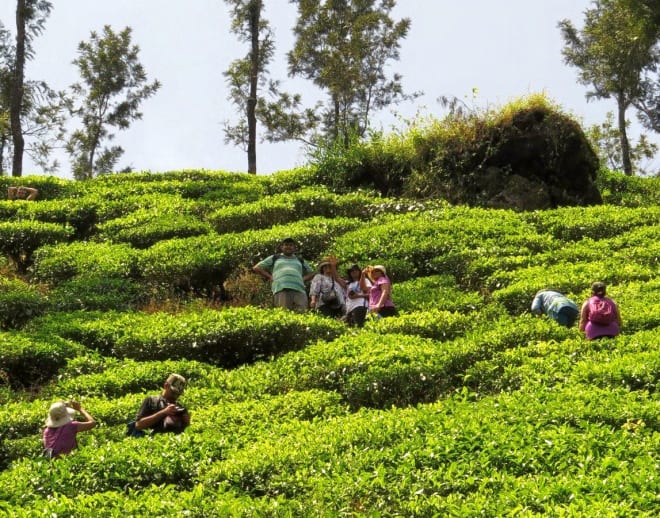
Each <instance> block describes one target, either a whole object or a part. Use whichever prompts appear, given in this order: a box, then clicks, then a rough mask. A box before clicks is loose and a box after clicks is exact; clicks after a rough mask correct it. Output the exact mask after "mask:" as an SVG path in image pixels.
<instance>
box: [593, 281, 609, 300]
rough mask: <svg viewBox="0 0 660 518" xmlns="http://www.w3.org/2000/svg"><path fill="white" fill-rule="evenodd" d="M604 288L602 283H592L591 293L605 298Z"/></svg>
mask: <svg viewBox="0 0 660 518" xmlns="http://www.w3.org/2000/svg"><path fill="white" fill-rule="evenodd" d="M605 291H606V286H605V283H604V282H594V283H593V284H592V285H591V293H593V294H594V295H600V296H601V297H604V296H605Z"/></svg>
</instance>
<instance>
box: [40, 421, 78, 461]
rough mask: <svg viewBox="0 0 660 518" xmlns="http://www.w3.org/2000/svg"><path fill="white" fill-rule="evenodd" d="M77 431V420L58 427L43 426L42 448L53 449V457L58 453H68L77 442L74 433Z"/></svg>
mask: <svg viewBox="0 0 660 518" xmlns="http://www.w3.org/2000/svg"><path fill="white" fill-rule="evenodd" d="M77 433H78V421H71V422H70V423H67V424H65V425H64V426H60V427H59V428H49V427H48V426H47V427H46V428H44V434H43V442H44V448H52V449H53V457H57V456H59V455H68V454H69V453H71V451H72V450H74V449H75V448H76V447H77V446H78V443H77V442H76V434H77Z"/></svg>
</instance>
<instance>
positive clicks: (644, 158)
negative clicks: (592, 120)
mask: <svg viewBox="0 0 660 518" xmlns="http://www.w3.org/2000/svg"><path fill="white" fill-rule="evenodd" d="M627 124H629V121H627ZM585 133H586V135H587V137H588V138H589V140H590V141H591V144H592V146H593V147H594V150H595V151H596V153H597V154H598V157H599V158H600V160H601V162H603V163H604V164H605V165H606V166H607V167H608V168H609V169H611V170H614V171H621V170H622V169H623V164H622V163H621V156H622V154H621V139H620V138H619V130H618V128H617V127H616V124H615V123H614V113H613V112H607V115H606V116H605V121H604V122H603V123H601V124H594V125H593V126H591V127H589V128H587V130H586V131H585ZM657 151H658V145H657V144H655V143H653V142H651V141H649V139H648V138H647V137H646V135H644V134H642V135H640V136H639V139H638V141H637V142H636V143H635V142H631V145H630V161H631V163H632V168H633V172H634V173H635V174H639V175H642V176H646V175H652V174H656V173H655V172H653V171H648V170H647V169H646V167H645V166H646V165H648V164H649V161H650V160H651V159H653V157H654V156H655V154H656V153H657Z"/></svg>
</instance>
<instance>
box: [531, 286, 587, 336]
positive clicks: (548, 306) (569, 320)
mask: <svg viewBox="0 0 660 518" xmlns="http://www.w3.org/2000/svg"><path fill="white" fill-rule="evenodd" d="M532 313H534V314H535V315H548V316H549V317H550V318H551V319H552V320H554V321H555V322H557V323H558V324H559V325H562V326H566V327H572V326H573V324H575V321H576V320H577V317H578V315H579V313H580V312H579V310H578V307H577V305H576V304H575V302H573V301H572V300H571V299H569V298H568V297H566V295H563V294H561V293H559V292H558V291H554V290H541V291H539V292H537V293H536V295H535V296H534V300H533V301H532Z"/></svg>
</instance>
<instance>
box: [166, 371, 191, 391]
mask: <svg viewBox="0 0 660 518" xmlns="http://www.w3.org/2000/svg"><path fill="white" fill-rule="evenodd" d="M165 383H166V384H167V385H169V386H170V390H171V391H172V392H174V393H175V394H176V395H177V396H180V395H181V394H183V391H184V390H185V389H186V378H184V377H183V376H181V375H180V374H170V375H169V376H168V377H167V379H166V380H165Z"/></svg>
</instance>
